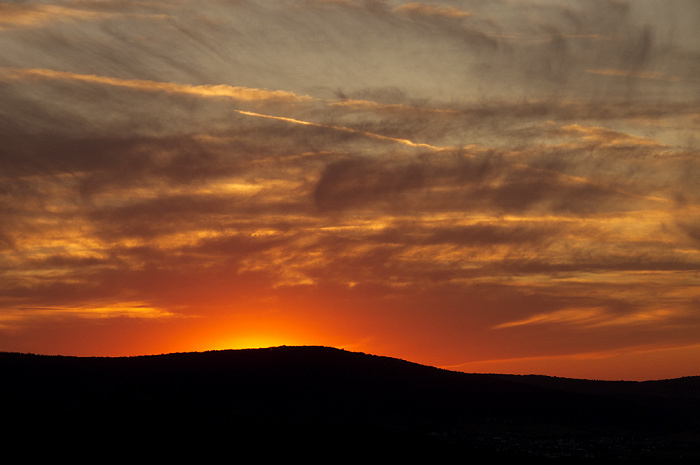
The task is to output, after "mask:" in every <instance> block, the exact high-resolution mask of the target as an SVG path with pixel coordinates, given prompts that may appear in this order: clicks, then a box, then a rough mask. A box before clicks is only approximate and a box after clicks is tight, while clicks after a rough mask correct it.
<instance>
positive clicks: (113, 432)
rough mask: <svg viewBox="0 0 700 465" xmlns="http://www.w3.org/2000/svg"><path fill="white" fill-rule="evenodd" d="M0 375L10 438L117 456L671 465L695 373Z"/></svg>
mask: <svg viewBox="0 0 700 465" xmlns="http://www.w3.org/2000/svg"><path fill="white" fill-rule="evenodd" d="M0 370H1V373H2V382H1V384H0V399H1V400H0V402H1V405H0V407H2V411H3V418H4V421H5V424H7V425H16V426H15V428H14V429H15V431H32V432H33V434H37V435H38V434H39V433H48V434H50V435H51V437H54V438H55V437H61V436H62V435H64V434H74V435H75V436H76V437H89V438H91V440H96V439H98V438H109V437H112V438H113V437H115V436H118V437H131V438H132V439H131V440H129V439H125V440H124V442H123V443H122V447H124V446H125V445H127V444H131V442H130V441H132V440H134V439H137V440H138V439H139V438H141V441H140V442H139V443H140V444H142V445H143V442H144V441H143V438H144V437H152V435H153V434H156V435H160V436H162V437H163V438H169V441H170V444H171V446H172V444H173V441H174V443H175V444H178V445H179V446H180V447H183V448H184V447H185V445H189V450H190V452H191V451H192V447H194V445H196V444H199V445H201V444H208V446H206V447H205V449H206V450H212V447H215V445H217V446H218V447H221V446H222V445H224V444H226V445H228V446H232V447H233V446H235V448H237V449H241V448H244V449H246V448H248V449H250V448H257V449H256V450H267V452H268V453H271V452H272V451H273V450H274V451H277V452H278V453H279V452H280V451H281V450H290V449H293V448H296V449H297V450H299V449H300V448H301V449H304V448H306V449H309V450H311V449H314V448H315V447H317V446H319V447H320V445H323V447H324V448H335V449H337V448H341V449H343V450H346V452H348V453H349V452H355V453H358V452H360V451H362V450H364V449H368V450H369V449H372V450H373V451H374V452H375V453H376V451H377V450H378V449H377V447H382V448H383V450H384V451H385V452H388V451H391V453H393V454H395V453H397V451H404V452H405V451H414V452H416V453H417V452H418V451H421V452H426V453H431V454H434V453H438V452H447V451H450V453H452V452H454V451H456V450H458V451H461V453H465V454H469V455H474V454H477V455H478V454H492V453H493V454H495V453H499V454H531V455H539V456H544V455H548V454H550V455H552V454H553V455H557V454H558V455H567V454H569V455H585V454H588V455H592V456H596V457H601V456H608V457H609V456H616V455H619V456H623V457H627V456H630V457H632V456H650V457H651V456H654V457H674V456H695V455H694V454H696V455H697V452H698V438H699V437H700V377H692V378H682V379H676V380H666V381H654V382H643V383H638V382H605V381H587V380H572V379H565V378H551V377H543V376H514V375H475V374H465V373H458V372H451V371H446V370H440V369H437V368H433V367H426V366H422V365H418V364H414V363H409V362H405V361H401V360H397V359H392V358H388V357H379V356H373V355H366V354H360V353H354V352H347V351H343V350H337V349H332V348H324V347H279V348H271V349H255V350H232V351H215V352H205V353H183V354H168V355H160V356H143V357H128V358H126V357H125V358H78V357H57V356H38V355H29V354H12V353H2V354H0ZM69 432H70V433H69ZM86 435H87V436H86ZM314 445H316V446H314ZM197 447H200V446H197ZM202 447H204V446H202ZM314 450H317V449H314Z"/></svg>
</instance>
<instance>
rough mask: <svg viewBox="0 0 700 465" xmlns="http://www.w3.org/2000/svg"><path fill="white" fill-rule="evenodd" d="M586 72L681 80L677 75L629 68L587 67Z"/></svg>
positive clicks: (656, 79)
mask: <svg viewBox="0 0 700 465" xmlns="http://www.w3.org/2000/svg"><path fill="white" fill-rule="evenodd" d="M586 72H587V73H588V74H598V75H601V76H612V77H631V78H637V79H652V80H655V81H669V82H678V81H680V80H681V78H679V77H678V76H671V75H668V74H666V73H663V72H660V71H637V70H629V69H614V68H603V69H587V70H586Z"/></svg>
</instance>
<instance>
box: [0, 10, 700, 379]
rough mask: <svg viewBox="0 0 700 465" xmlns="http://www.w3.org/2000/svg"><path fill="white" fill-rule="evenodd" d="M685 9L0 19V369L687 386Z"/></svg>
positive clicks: (697, 206)
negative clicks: (322, 357) (195, 366)
mask: <svg viewBox="0 0 700 465" xmlns="http://www.w3.org/2000/svg"><path fill="white" fill-rule="evenodd" d="M698 24H700V2H698V1H697V0H460V1H457V0H455V1H450V0H445V1H440V2H433V1H428V0H424V1H422V2H420V3H417V2H405V1H399V0H257V1H256V0H203V1H191V0H174V1H160V0H159V1H156V0H153V1H151V0H144V1H141V0H139V1H136V0H133V1H132V0H65V1H14V2H9V3H0V350H1V351H13V352H31V353H40V354H62V355H80V356H122V355H142V354H159V353H168V352H187V351H204V350H218V349H229V348H233V349H235V348H243V347H267V346H277V345H325V346H334V347H339V348H344V349H347V350H352V351H360V352H366V353H372V354H376V355H386V356H391V357H397V358H402V359H405V360H409V361H413V362H417V363H422V364H427V365H433V366H439V367H444V368H449V369H452V370H459V371H466V372H499V373H517V374H528V373H537V374H546V375H553V376H567V377H577V378H589V379H627V380H645V379H662V378H670V377H680V376H687V375H700V368H698V367H700V77H699V76H700V34H699V33H698V26H697V25H698Z"/></svg>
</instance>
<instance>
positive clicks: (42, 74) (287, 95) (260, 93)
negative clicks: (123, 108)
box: [3, 68, 311, 102]
mask: <svg viewBox="0 0 700 465" xmlns="http://www.w3.org/2000/svg"><path fill="white" fill-rule="evenodd" d="M3 71H4V74H5V76H4V77H5V79H21V78H34V79H68V80H74V81H83V82H90V83H95V84H105V85H110V86H119V87H128V88H130V89H135V90H141V91H148V92H170V93H179V94H190V95H196V96H199V97H228V98H232V99H236V100H241V101H256V100H275V101H281V102H303V101H309V100H311V97H308V96H298V95H296V94H294V93H293V92H288V91H279V90H273V91H271V90H266V89H252V88H249V87H235V86H228V85H225V84H218V85H201V86H194V85H188V84H177V83H173V82H157V81H147V80H141V79H120V78H114V77H108V76H96V75H94V74H78V73H72V72H68V71H55V70H51V69H18V68H4V69H3Z"/></svg>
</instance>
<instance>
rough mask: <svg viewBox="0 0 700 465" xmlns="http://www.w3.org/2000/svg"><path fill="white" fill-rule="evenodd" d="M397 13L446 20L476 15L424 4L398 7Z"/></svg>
mask: <svg viewBox="0 0 700 465" xmlns="http://www.w3.org/2000/svg"><path fill="white" fill-rule="evenodd" d="M396 11H399V12H401V13H405V14H408V15H412V16H428V17H429V16H442V17H445V18H468V17H470V16H474V13H470V12H468V11H463V10H460V9H458V8H455V7H453V6H437V5H426V4H424V3H407V4H405V5H401V6H398V7H396Z"/></svg>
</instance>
